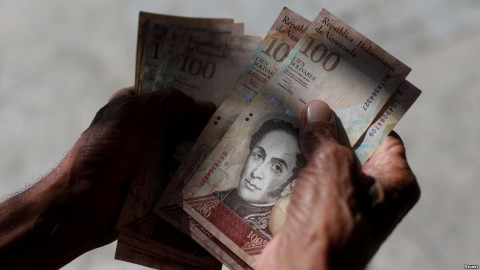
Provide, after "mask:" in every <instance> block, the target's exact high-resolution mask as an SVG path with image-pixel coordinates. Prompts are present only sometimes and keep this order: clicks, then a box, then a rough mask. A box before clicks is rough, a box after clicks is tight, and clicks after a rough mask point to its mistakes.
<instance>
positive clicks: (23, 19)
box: [0, 0, 480, 270]
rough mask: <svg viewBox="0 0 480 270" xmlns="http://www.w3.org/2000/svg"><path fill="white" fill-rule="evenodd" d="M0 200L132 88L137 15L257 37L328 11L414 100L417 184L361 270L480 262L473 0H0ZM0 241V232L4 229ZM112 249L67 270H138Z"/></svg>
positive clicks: (402, 129) (410, 136)
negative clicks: (298, 17)
mask: <svg viewBox="0 0 480 270" xmlns="http://www.w3.org/2000/svg"><path fill="white" fill-rule="evenodd" d="M0 4H1V8H0V200H4V199H6V198H7V197H8V196H10V195H11V194H14V193H15V192H18V191H21V190H23V189H24V188H25V187H26V186H28V185H29V184H31V183H33V182H35V181H37V180H38V179H40V178H41V177H42V175H44V174H46V173H48V171H49V170H50V169H52V168H53V167H55V166H56V164H57V163H58V162H59V161H60V160H61V158H62V157H63V156H64V155H65V153H66V152H67V151H68V150H69V149H70V147H71V146H72V145H73V143H74V142H75V141H76V139H77V138H78V137H79V135H80V133H81V132H82V131H83V130H84V129H85V128H87V127H88V125H89V123H90V121H91V119H93V116H94V115H95V113H96V111H97V110H98V109H99V108H100V107H101V106H103V105H104V104H105V103H106V101H107V99H108V97H109V96H110V95H111V94H112V93H113V92H114V91H115V90H117V89H119V88H121V87H125V86H130V85H133V83H134V68H135V65H134V63H135V49H136V36H137V20H138V12H139V11H140V10H143V11H149V12H154V13H164V14H173V15H181V16H192V17H231V18H233V19H235V21H236V22H244V23H245V29H246V31H245V32H246V34H249V35H257V36H263V35H264V34H265V33H266V32H267V30H268V29H269V28H270V26H271V24H272V23H273V20H274V19H275V18H276V16H277V15H278V13H279V12H280V10H281V8H282V7H283V6H288V7H289V8H290V9H292V10H294V11H296V12H297V13H299V14H302V15H303V16H304V17H306V18H309V19H313V18H314V17H315V16H316V14H317V13H318V12H319V11H320V9H321V8H327V9H328V10H329V11H331V12H332V13H333V14H335V15H336V16H337V17H339V18H341V19H343V20H344V21H346V22H347V23H349V24H350V25H351V26H353V27H354V28H356V29H357V30H358V31H360V32H361V33H363V34H364V35H366V36H367V37H369V38H370V39H372V40H373V41H375V42H376V43H377V44H379V45H381V46H382V47H383V48H384V49H386V50H387V51H389V52H390V53H392V54H393V55H394V56H396V57H397V58H399V59H400V60H402V61H403V62H404V63H406V64H407V65H409V66H410V67H411V68H412V69H413V70H412V72H411V73H410V75H409V76H408V80H410V81H411V82H412V83H413V84H415V85H416V86H417V87H419V88H420V89H421V90H423V94H422V96H421V97H420V98H419V100H418V101H417V102H416V104H414V106H413V108H412V109H411V110H410V111H409V112H408V113H407V115H406V116H405V118H404V119H403V120H402V121H401V122H400V124H399V125H398V126H397V128H396V131H397V132H398V133H399V134H400V135H401V136H402V137H403V139H404V141H405V143H406V145H407V155H408V158H409V161H410V163H411V166H412V167H413V170H414V172H415V173H416V175H417V177H418V181H419V183H420V186H421V188H422V197H421V199H420V201H419V203H418V205H417V206H416V207H415V208H414V209H413V210H412V211H411V213H410V214H409V215H408V216H407V217H406V218H405V219H404V220H403V222H402V223H401V224H400V225H399V227H398V229H397V230H396V231H395V232H394V233H393V234H392V235H391V237H390V238H389V239H388V240H387V241H386V243H385V244H384V245H383V247H382V248H381V250H380V251H379V252H378V253H377V255H376V256H375V258H374V259H373V261H372V262H371V264H370V266H369V269H374V270H377V269H402V270H404V269H436V270H437V269H463V268H464V265H465V264H477V265H478V264H480V235H479V233H478V232H479V229H478V228H480V212H479V210H478V209H479V206H480V196H479V191H480V157H479V151H480V140H479V139H480V123H479V121H480V120H479V117H480V106H479V102H480V72H479V71H478V68H479V64H478V62H477V61H479V62H480V57H479V56H478V49H479V48H480V1H476V0H456V1H451V0H450V1H449V0H423V1H417V0H403V1H382V0H337V1H321V0H317V1H313V0H307V1H298V0H297V1H279V0H268V1H263V0H255V1H254V0H247V1H245V0H244V1H226V0H204V1H195V0H191V1H182V0H177V1H166V0H165V1H147V0H142V1H137V0H104V1H95V0H83V1H60V0H44V1H34V0H21V1H13V0H0ZM0 235H1V232H0ZM114 252H115V243H113V244H111V245H108V246H105V247H102V248H99V249H97V250H94V251H91V252H89V253H87V254H85V255H83V256H82V257H80V258H78V259H76V260H75V261H73V262H72V263H70V264H69V265H67V266H65V267H64V269H69V270H74V269H75V270H76V269H145V268H144V267H141V266H138V265H134V264H130V263H126V262H122V261H116V260H115V259H114Z"/></svg>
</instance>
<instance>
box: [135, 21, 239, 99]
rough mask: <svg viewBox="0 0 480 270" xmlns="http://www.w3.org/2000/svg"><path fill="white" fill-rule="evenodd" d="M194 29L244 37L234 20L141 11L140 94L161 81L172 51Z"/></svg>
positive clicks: (139, 46)
mask: <svg viewBox="0 0 480 270" xmlns="http://www.w3.org/2000/svg"><path fill="white" fill-rule="evenodd" d="M191 29H203V30H205V31H206V30H209V31H211V32H217V33H219V34H222V35H235V36H239V35H243V30H244V26H243V24H242V23H237V24H234V23H233V20H232V19H206V18H187V17H177V16H168V15H158V14H151V13H145V12H141V13H140V18H139V29H138V33H139V34H138V41H137V58H136V59H137V60H136V69H135V86H136V89H137V92H139V93H144V92H150V91H152V89H153V86H154V83H155V81H156V80H158V79H159V78H162V77H161V76H162V74H161V72H162V71H164V70H165V68H164V67H165V66H166V64H167V62H168V56H169V55H170V54H169V51H170V50H171V49H172V48H174V47H175V45H176V44H178V42H179V40H178V39H179V37H182V36H183V35H184V31H189V30H191ZM158 72H160V74H157V73H158ZM157 85H159V83H158V82H157Z"/></svg>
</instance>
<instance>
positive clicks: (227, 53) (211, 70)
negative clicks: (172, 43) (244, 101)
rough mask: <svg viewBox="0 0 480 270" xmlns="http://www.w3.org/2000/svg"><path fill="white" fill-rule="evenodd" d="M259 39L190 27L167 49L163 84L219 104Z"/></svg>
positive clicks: (197, 99) (199, 98) (199, 99)
mask: <svg viewBox="0 0 480 270" xmlns="http://www.w3.org/2000/svg"><path fill="white" fill-rule="evenodd" d="M260 40H261V39H260V38H259V37H255V36H225V35H220V36H219V35H218V34H217V33H215V32H214V33H213V34H211V32H210V31H208V32H205V31H201V30H196V31H193V33H190V34H188V35H185V36H184V38H183V40H182V41H181V42H180V44H181V45H177V46H176V48H175V50H173V51H172V52H171V53H170V57H169V61H168V68H167V69H166V71H167V72H166V73H165V75H164V79H165V81H166V87H167V88H174V89H177V90H180V91H181V92H183V93H185V94H187V95H189V96H191V97H193V98H194V99H195V100H196V101H199V102H202V101H203V102H205V101H209V102H213V103H214V104H215V105H216V106H219V105H220V104H221V103H222V101H223V100H224V99H225V97H226V96H227V95H228V93H229V92H230V90H231V89H232V87H233V86H234V84H235V81H236V79H237V78H238V76H239V74H240V72H241V70H242V69H243V67H244V66H245V64H246V63H247V61H248V59H249V57H250V56H251V55H252V53H253V52H254V50H255V49H256V48H257V47H258V44H259V42H260Z"/></svg>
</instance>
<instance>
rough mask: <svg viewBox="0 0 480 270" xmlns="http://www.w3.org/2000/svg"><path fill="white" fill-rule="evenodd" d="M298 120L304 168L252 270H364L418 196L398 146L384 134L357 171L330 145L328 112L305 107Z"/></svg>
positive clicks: (349, 156) (347, 155)
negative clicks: (283, 215)
mask: <svg viewBox="0 0 480 270" xmlns="http://www.w3.org/2000/svg"><path fill="white" fill-rule="evenodd" d="M302 117H303V118H302V121H303V122H302V125H301V131H300V144H301V147H302V151H303V152H304V154H305V155H306V157H307V160H308V163H307V165H306V166H305V167H304V168H303V169H302V170H301V171H300V173H299V175H298V179H297V184H296V186H295V189H294V192H293V194H292V196H291V201H290V205H289V207H288V210H287V217H286V221H285V224H284V226H283V228H282V229H281V231H280V232H279V233H278V234H277V235H275V237H274V238H273V239H272V241H271V242H270V243H269V244H268V245H267V247H266V248H265V249H264V250H263V252H262V255H261V257H260V258H259V260H258V261H257V263H256V269H364V268H365V267H366V265H367V263H368V261H369V260H370V259H371V258H372V256H373V255H374V254H375V252H376V251H377V250H378V248H379V247H380V245H381V244H382V243H383V242H384V241H385V239H386V238H387V237H388V235H389V234H390V233H391V232H392V231H393V229H394V228H395V227H396V225H397V224H398V223H399V222H400V221H401V219H402V218H403V217H404V216H405V214H406V213H407V212H408V211H409V210H410V209H411V208H412V207H413V205H414V204H415V203H416V202H417V201H418V199H419V196H420V189H419V186H418V184H417V182H416V178H415V176H414V174H413V173H412V171H411V170H410V167H409V165H408V163H407V160H406V155H405V148H404V145H403V143H402V141H401V140H400V137H399V136H398V135H396V134H391V135H390V136H389V137H388V138H387V139H386V140H385V141H384V143H383V144H382V145H381V146H380V147H379V149H378V150H377V151H376V152H375V153H374V154H373V156H372V157H371V159H370V160H369V161H368V162H366V163H365V164H364V165H363V166H362V167H359V166H358V165H357V163H356V161H355V159H354V156H353V153H352V151H351V150H350V149H348V148H346V147H344V146H341V145H339V144H338V142H337V139H336V138H337V132H336V125H335V117H334V115H333V113H332V112H331V110H330V108H329V107H328V105H326V104H325V103H323V102H321V101H314V102H311V103H310V104H309V105H308V106H307V107H306V109H305V110H304V112H303V116H302Z"/></svg>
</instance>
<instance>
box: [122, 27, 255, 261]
mask: <svg viewBox="0 0 480 270" xmlns="http://www.w3.org/2000/svg"><path fill="white" fill-rule="evenodd" d="M147 25H148V26H153V28H147V29H153V30H155V31H156V30H158V29H157V27H158V26H159V25H161V26H162V27H163V26H165V25H166V24H164V23H161V24H160V23H158V22H155V21H150V22H149V23H148V24H147ZM166 26H168V27H166V28H165V29H167V30H166V31H167V33H166V36H167V40H168V41H169V42H171V40H172V39H170V38H168V36H170V32H172V31H174V32H175V35H176V37H175V46H170V47H172V48H173V49H172V50H169V51H168V59H167V60H168V61H167V63H168V64H167V65H166V66H165V65H163V64H164V62H165V61H164V60H165V59H164V60H162V61H163V62H157V64H159V66H158V67H159V68H160V69H164V70H165V71H160V70H158V71H157V75H158V73H159V72H162V74H165V78H167V80H165V81H167V82H169V80H168V79H169V78H171V80H170V82H169V85H168V87H170V88H175V89H176V90H180V91H182V92H184V93H185V94H187V95H190V96H192V97H194V98H195V99H197V100H200V99H203V100H207V101H210V102H215V103H217V104H219V103H220V102H221V100H222V99H223V98H224V97H225V96H226V94H227V93H228V91H229V90H230V89H231V87H232V86H233V84H234V82H235V78H236V77H238V75H239V74H240V72H241V70H242V68H243V67H244V66H245V64H246V62H247V61H248V58H249V57H250V55H251V54H252V53H253V51H254V50H255V49H256V48H257V46H258V43H259V41H260V38H257V37H252V36H232V35H231V33H232V31H231V29H232V28H231V25H226V27H224V25H222V24H216V25H214V27H208V28H202V27H198V26H196V25H195V26H194V27H190V26H185V25H180V26H178V27H177V26H176V25H172V24H167V25H166ZM172 29H173V30H172ZM178 29H181V31H179V30H178ZM212 29H213V30H212ZM242 30H243V29H242ZM154 34H155V35H156V33H154ZM147 35H148V34H147ZM186 60H188V61H186ZM185 62H187V63H185ZM199 64H201V65H203V66H207V68H208V69H207V70H206V72H208V73H205V72H197V67H199V66H198V65H199ZM210 81H214V83H211V82H210ZM157 83H158V80H155V81H154V84H155V85H154V86H156V84H157ZM152 90H153V91H157V90H161V89H156V88H155V87H154V88H153V89H152ZM161 148H162V145H158V146H157V145H154V146H153V147H152V149H150V152H149V153H147V155H146V160H145V161H144V162H142V165H141V166H143V168H142V170H141V171H142V173H143V174H142V175H136V176H135V178H134V179H133V181H132V185H131V188H130V191H129V194H128V196H127V200H126V203H125V205H124V207H123V210H122V213H121V216H120V219H119V222H118V224H117V227H118V228H119V230H121V234H124V235H126V234H128V235H129V238H128V239H142V241H137V242H136V243H137V247H138V246H140V247H141V248H142V249H145V250H155V251H157V252H159V253H158V254H155V255H157V256H160V255H164V254H163V253H161V252H162V251H164V250H167V249H168V248H171V247H172V245H171V242H165V239H163V238H161V237H154V235H155V234H151V235H150V236H151V237H146V236H145V235H144V234H143V230H142V228H145V227H152V228H151V230H152V231H159V232H160V231H162V230H163V228H162V226H163V223H162V221H161V220H156V219H159V218H157V217H155V216H153V215H152V214H151V209H152V207H153V204H154V202H155V201H156V198H158V196H159V195H160V194H161V193H162V192H163V189H164V188H165V184H166V183H167V182H168V180H169V179H170V176H171V175H170V173H171V172H173V171H174V169H175V166H170V167H172V169H171V170H164V169H163V168H159V167H158V166H157V165H156V164H165V160H161V159H160V158H159V153H160V151H161ZM189 148H190V145H189V143H188V142H184V143H182V145H181V147H179V148H177V149H176V154H175V155H174V156H182V153H185V152H186V151H188V149H189ZM177 159H178V160H180V159H181V158H177ZM178 160H176V161H175V160H172V161H168V163H169V164H175V163H177V164H178ZM152 220H156V222H152ZM172 233H173V232H172ZM190 241H191V242H192V243H193V242H194V241H193V240H190ZM131 242H132V241H130V242H129V241H124V243H127V244H128V243H131ZM140 243H141V244H140ZM187 246H188V244H187ZM158 247H163V248H158ZM178 251H179V252H178V253H179V254H182V253H181V250H178ZM184 254H185V256H183V260H185V261H186V262H188V263H190V264H191V263H192V261H194V260H195V259H197V260H204V259H205V258H200V257H198V258H197V257H195V256H199V255H198V254H197V253H192V254H194V257H189V256H186V255H187V254H186V253H184ZM214 254H215V253H214ZM225 257H226V256H225ZM206 259H208V260H210V259H212V257H211V256H210V255H209V256H207V258H206ZM236 260H237V261H239V262H240V263H243V262H242V261H241V260H240V259H238V258H237V259H236Z"/></svg>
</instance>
